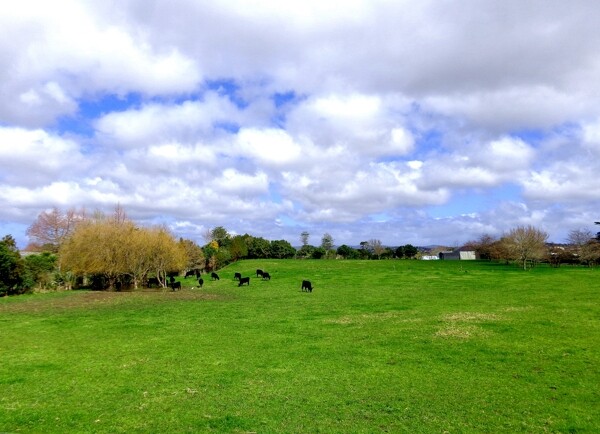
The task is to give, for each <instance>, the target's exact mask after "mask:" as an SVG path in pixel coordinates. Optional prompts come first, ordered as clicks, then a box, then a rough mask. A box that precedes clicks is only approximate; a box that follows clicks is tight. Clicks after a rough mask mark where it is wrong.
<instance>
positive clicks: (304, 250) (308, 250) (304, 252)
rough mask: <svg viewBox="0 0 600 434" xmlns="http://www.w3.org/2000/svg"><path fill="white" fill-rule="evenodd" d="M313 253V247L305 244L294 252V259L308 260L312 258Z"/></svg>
mask: <svg viewBox="0 0 600 434" xmlns="http://www.w3.org/2000/svg"><path fill="white" fill-rule="evenodd" d="M314 251H315V246H311V245H310V244H307V245H305V246H302V247H300V248H299V249H298V251H296V258H298V259H308V258H311V257H312V254H313V252H314Z"/></svg>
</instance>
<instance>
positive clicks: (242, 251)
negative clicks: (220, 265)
mask: <svg viewBox="0 0 600 434" xmlns="http://www.w3.org/2000/svg"><path fill="white" fill-rule="evenodd" d="M246 239H247V238H246V237H245V236H242V235H236V236H235V237H233V238H232V239H231V245H230V246H229V251H230V252H231V258H232V259H233V260H234V261H238V260H240V259H242V258H245V257H246V256H248V245H247V244H246Z"/></svg>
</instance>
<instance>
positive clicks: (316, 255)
mask: <svg viewBox="0 0 600 434" xmlns="http://www.w3.org/2000/svg"><path fill="white" fill-rule="evenodd" d="M326 254H327V251H326V250H325V249H324V248H323V247H315V249H314V250H313V251H312V253H311V258H312V259H321V258H323V257H325V255H326Z"/></svg>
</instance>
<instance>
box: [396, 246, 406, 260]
mask: <svg viewBox="0 0 600 434" xmlns="http://www.w3.org/2000/svg"><path fill="white" fill-rule="evenodd" d="M394 255H395V256H396V258H398V259H402V258H404V246H398V247H396V250H394Z"/></svg>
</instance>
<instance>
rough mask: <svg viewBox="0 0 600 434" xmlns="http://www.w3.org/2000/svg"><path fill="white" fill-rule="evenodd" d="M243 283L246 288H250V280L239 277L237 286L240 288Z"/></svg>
mask: <svg viewBox="0 0 600 434" xmlns="http://www.w3.org/2000/svg"><path fill="white" fill-rule="evenodd" d="M244 283H245V284H247V285H248V286H250V278H249V277H241V278H240V283H238V286H242V285H243V284H244Z"/></svg>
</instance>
